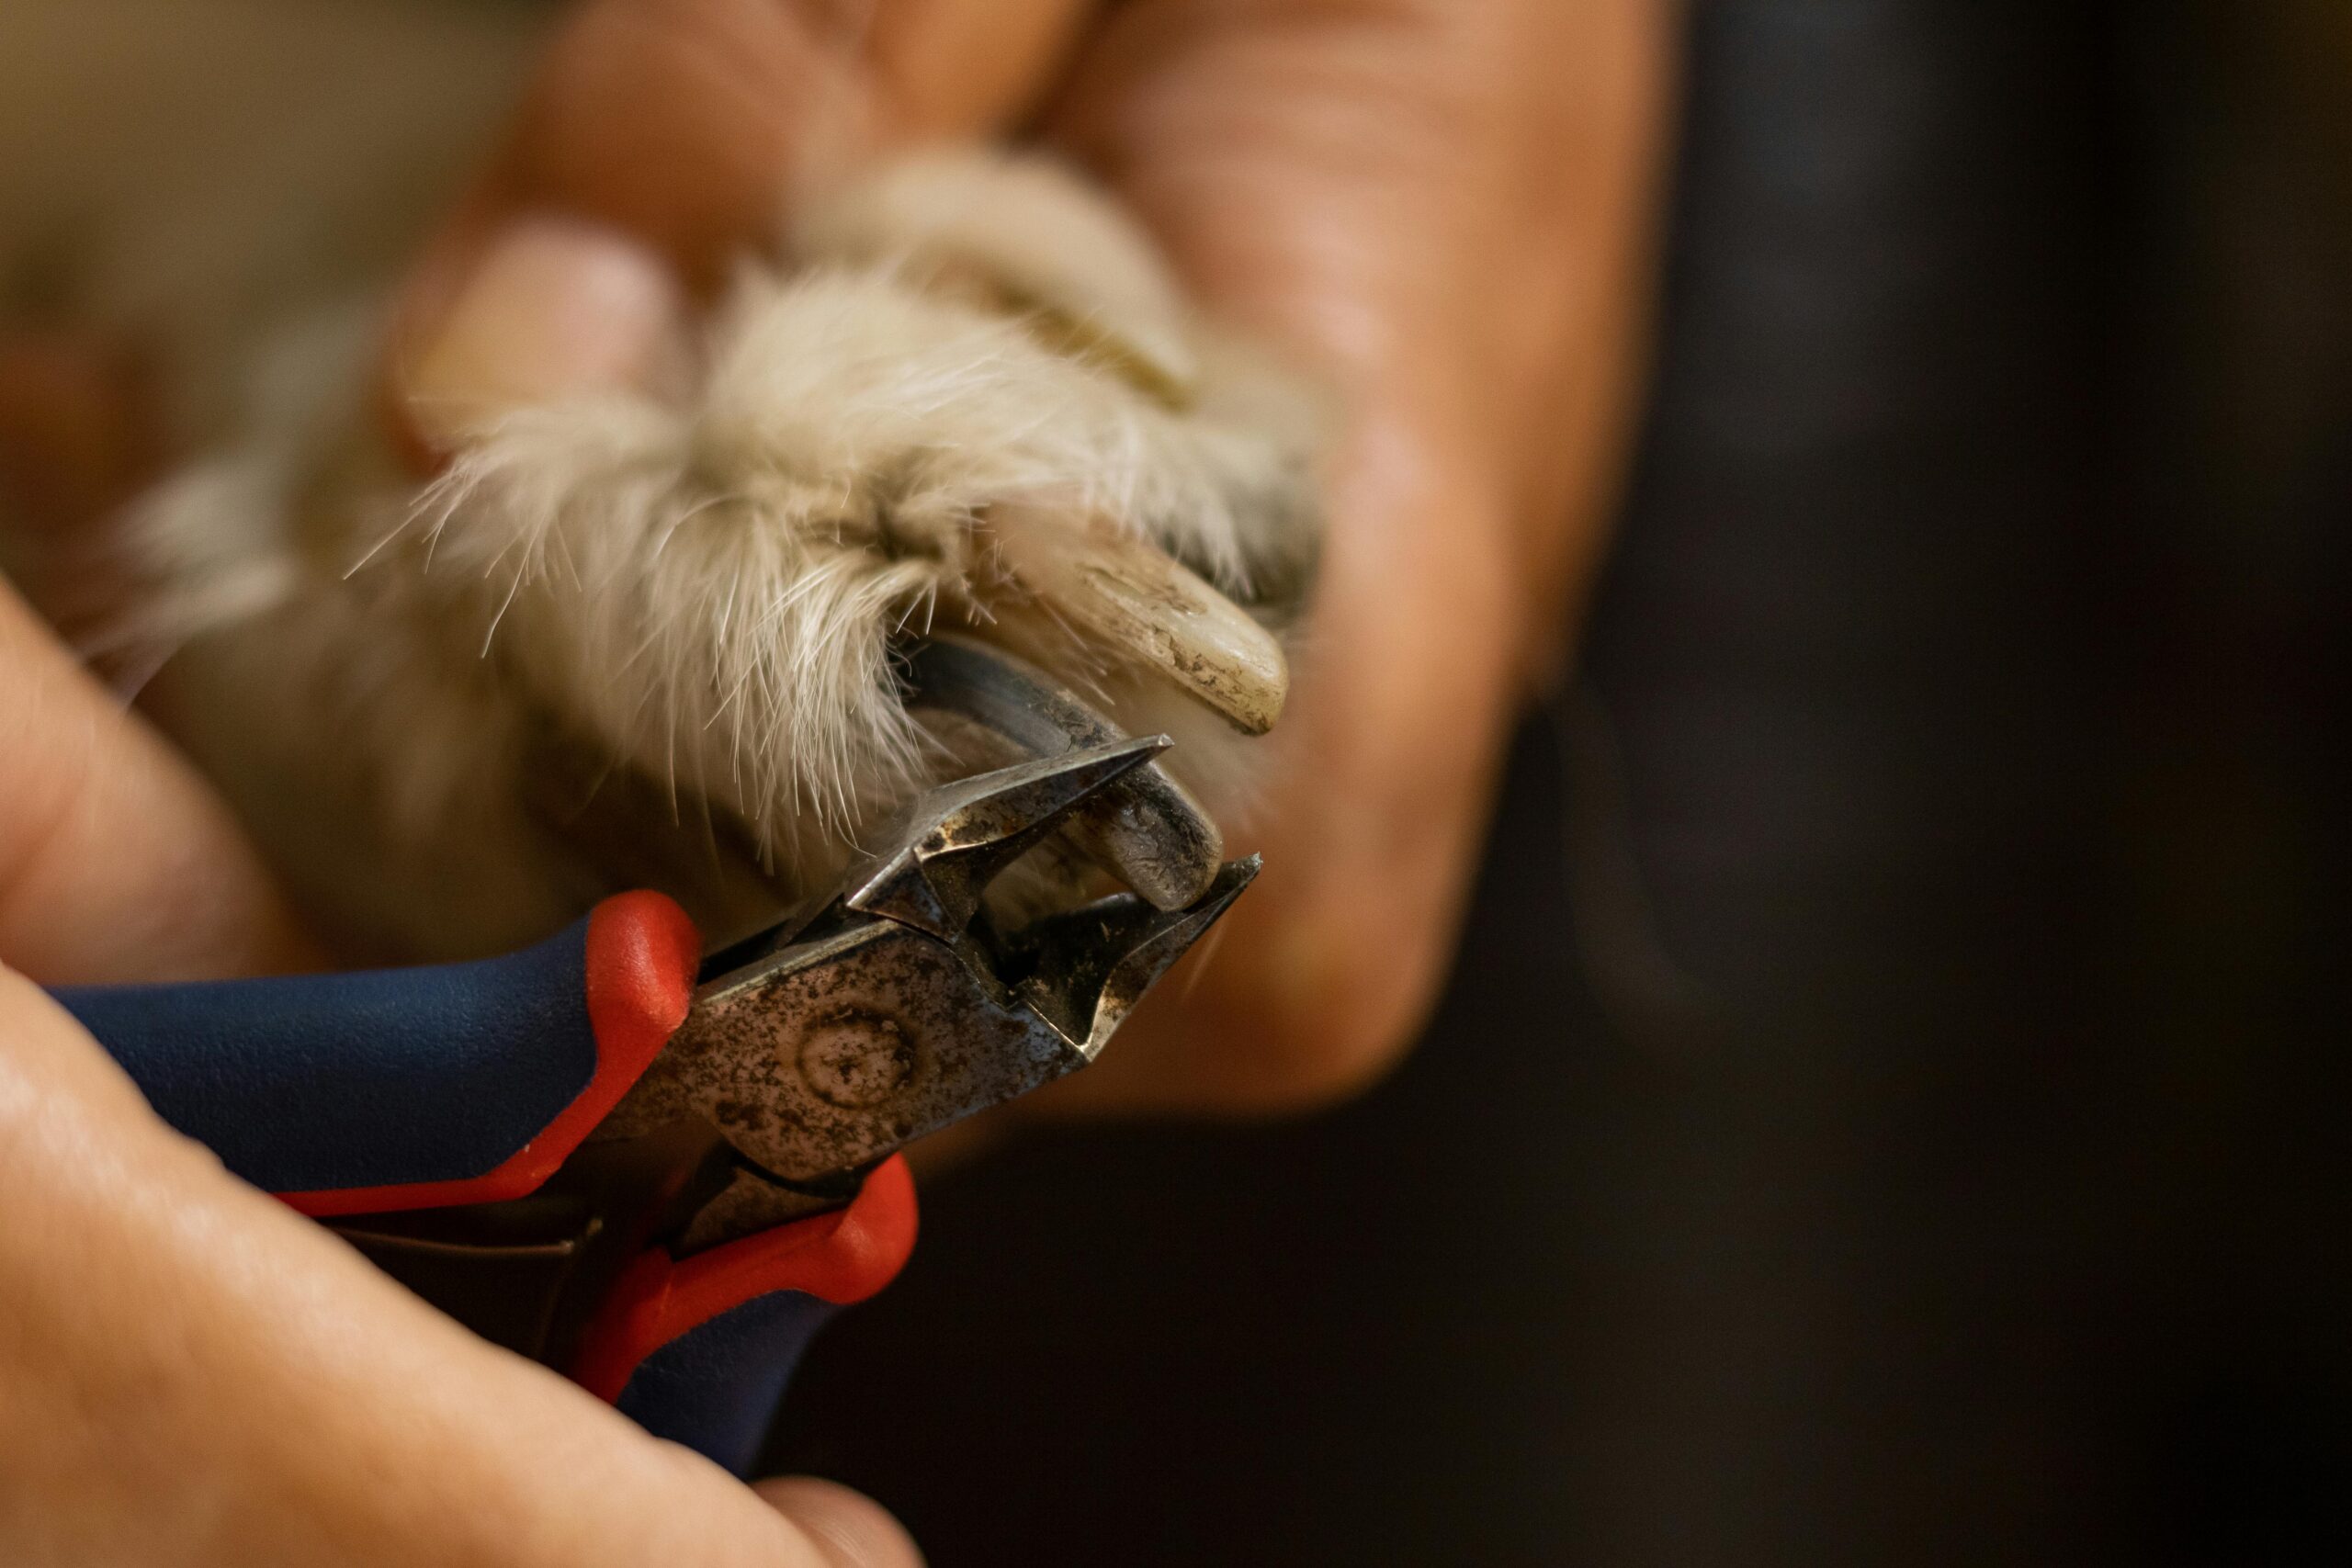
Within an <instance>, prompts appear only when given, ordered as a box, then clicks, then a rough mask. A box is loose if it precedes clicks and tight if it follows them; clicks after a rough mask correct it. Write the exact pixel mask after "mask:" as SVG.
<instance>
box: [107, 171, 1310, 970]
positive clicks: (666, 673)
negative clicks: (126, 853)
mask: <svg viewBox="0 0 2352 1568" xmlns="http://www.w3.org/2000/svg"><path fill="white" fill-rule="evenodd" d="M368 320H369V318H368V316H367V315H366V314H365V313H364V312H362V313H348V314H346V315H345V316H344V317H342V318H341V319H335V318H331V317H330V318H322V319H321V320H320V321H316V322H314V323H311V324H310V325H309V326H307V327H305V328H304V329H303V330H302V331H301V332H300V333H294V334H291V335H290V336H289V337H288V340H287V341H286V343H285V344H283V345H282V346H281V348H280V350H279V351H278V352H277V353H276V354H274V355H271V356H268V358H267V359H266V362H265V364H264V367H263V369H262V372H261V374H259V375H258V376H257V377H256V378H255V386H254V396H253V399H252V401H251V406H250V408H249V409H248V411H247V413H246V416H245V418H244V420H243V432H244V434H243V439H242V440H241V441H240V442H239V443H238V444H237V445H236V446H234V447H233V449H232V450H230V451H228V452H226V453H224V454H223V455H222V456H220V457H218V458H216V459H214V460H212V461H209V462H207V463H205V464H203V465H200V466H198V468H194V469H191V470H189V471H188V472H187V473H185V474H183V475H181V476H180V477H179V478H177V479H175V480H174V481H173V482H171V483H170V484H168V485H166V486H165V487H164V488H163V489H162V490H161V491H158V492H157V493H156V494H154V495H153V496H152V497H150V498H149V499H148V501H147V502H145V503H144V504H142V505H141V507H140V508H138V509H137V510H136V512H135V513H133V514H132V515H131V517H130V520H129V522H128V525H127V531H126V534H125V536H124V538H125V541H126V542H127V544H128V546H129V547H130V554H131V558H132V559H133V561H134V562H135V564H136V569H137V570H136V571H135V576H136V577H137V579H138V580H139V581H141V583H142V584H143V588H142V591H141V593H140V595H139V597H138V600H137V602H136V604H135V606H134V608H133V610H132V612H131V614H130V615H129V616H128V617H126V618H125V619H124V620H123V621H122V623H121V625H120V627H119V637H118V638H117V652H118V653H119V654H120V653H124V652H128V651H130V650H144V651H145V654H146V656H147V662H150V663H154V664H156V665H157V667H158V668H159V669H160V671H161V674H160V677H159V679H158V681H157V682H156V686H155V692H154V701H153V705H154V706H155V707H156V708H157V710H158V712H159V713H160V714H161V715H162V716H163V717H164V721H165V723H166V724H167V725H168V726H169V727H170V728H173V729H174V730H175V732H176V733H177V734H178V735H179V737H180V738H181V739H182V740H183V742H184V743H185V744H187V746H188V747H189V748H190V749H191V750H192V751H194V752H195V754H196V755H197V756H198V759H199V760H200V761H202V762H204V763H205V765H206V766H208V767H209V769H210V770H211V771H212V772H213V773H215V774H216V776H218V777H220V779H221V780H222V782H223V783H224V784H225V785H226V786H227V787H228V788H229V790H230V791H231V794H232V797H233V798H234V799H236V800H237V802H238V803H239V804H240V806H241V807H242V808H243V811H244V814H245V815H246V817H247V818H248V820H249V821H251V822H252V824H253V825H254V829H255V830H256V831H257V832H258V833H259V834H260V835H261V836H262V837H263V839H264V840H265V842H266V844H267V845H268V846H269V847H270V848H271V849H272V850H273V851H274V852H276V854H277V858H278V860H279V862H280V863H281V864H282V865H283V866H284V867H285V868H286V870H287V872H288V874H289V876H290V877H291V878H292V879H293V880H294V882H295V883H296V886H297V888H298V891H299V892H300V894H301V895H302V896H303V897H305V899H306V900H307V901H308V902H309V903H310V904H311V906H312V907H313V908H316V909H319V910H320V911H322V913H323V914H325V915H326V916H327V917H329V918H330V919H332V920H333V921H334V923H336V924H337V925H338V926H340V928H341V930H342V933H343V935H344V936H345V940H346V942H349V943H350V944H351V945H353V946H355V947H356V948H358V949H360V950H363V951H368V952H373V953H382V954H386V955H398V956H417V957H423V956H447V955H454V954H461V953H474V952H481V951H487V950H491V949H495V948H497V947H500V946H503V945H506V944H510V943H512V942H519V941H522V940H525V939H526V938H528V937H530V936H532V935H535V934H537V933H538V932H540V931H543V930H545V929H547V928H548V927H550V926H552V925H553V924H556V923H558V922H560V920H562V919H566V918H569V917H570V916H571V914H573V913H574V912H576V910H577V909H578V908H581V907H582V906H584V905H585V904H586V903H587V902H589V901H592V900H593V899H594V897H598V896H600V895H601V894H603V893H604V892H605V891H608V890H610V889H612V888H614V887H616V886H625V885H648V884H650V885H652V886H662V887H665V888H668V889H670V890H672V891H673V892H675V893H677V894H679V895H680V896H681V897H684V899H685V900H686V902H687V903H688V905H689V907H690V908H693V909H694V910H695V912H696V913H697V915H699V916H700V917H701V918H702V919H704V920H705V922H706V925H707V928H708V929H713V930H720V931H723V930H725V929H727V928H729V927H731V926H735V925H740V924H742V923H744V922H747V921H749V920H752V919H759V918H762V917H763V916H764V915H765V914H767V913H769V912H770V911H772V910H773V909H774V908H776V907H777V906H779V905H780V904H782V903H785V902H788V901H790V899H792V898H793V897H796V896H797V894H798V893H799V892H800V891H801V890H802V889H803V888H804V887H805V886H808V885H809V883H810V882H812V881H813V880H815V879H817V878H819V877H820V876H822V875H824V874H829V873H830V872H831V870H832V869H833V868H834V867H835V866H836V865H838V863H839V862H840V859H841V857H842V854H843V853H844V852H845V851H846V847H847V845H848V844H849V843H850V842H851V841H852V840H854V836H855V834H856V833H857V831H858V830H859V829H860V828H861V827H862V826H863V825H864V824H865V823H867V822H868V821H869V820H870V819H871V818H873V816H874V815H875V814H876V812H877V811H878V810H880V809H883V808H885V807H888V805H890V804H893V803H895V801H897V800H898V799H899V798H901V797H903V796H904V795H906V794H907V793H908V792H909V791H910V790H911V789H913V788H915V787H918V786H919V785H921V784H923V783H927V782H929V781H930V780H931V779H933V777H935V776H938V775H939V774H941V773H945V772H949V771H953V770H954V769H956V767H958V766H959V765H964V766H968V765H970V764H969V760H968V759H964V760H960V761H959V759H958V758H957V757H956V755H955V754H954V750H953V747H952V745H951V744H950V742H949V740H948V739H946V738H944V737H942V736H940V735H938V734H934V733H933V732H929V731H926V730H925V729H924V728H922V726H921V725H920V724H919V723H918V722H917V720H916V719H915V718H914V717H913V716H911V715H910V712H909V710H908V707H907V705H906V704H905V701H904V694H903V692H902V690H901V687H900V683H899V675H898V671H897V667H896V664H895V663H894V650H895V649H898V648H899V647H901V646H902V642H901V639H902V638H905V637H910V636H914V635H920V634H922V633H925V632H928V631H933V630H955V631H957V632H959V633H962V634H964V635H968V636H971V637H977V638H979V639H983V640H987V641H990V642H993V643H995V644H997V645H998V646H1000V647H1001V648H1004V649H1008V650H1010V651H1012V652H1015V653H1017V654H1019V655H1021V656H1023V658H1025V659H1027V660H1030V661H1031V662H1033V663H1035V664H1038V665H1040V666H1042V667H1043V668H1044V669H1046V671H1048V672H1049V673H1051V674H1052V675H1054V676H1055V677H1057V679H1059V680H1060V681H1061V682H1064V683H1066V684H1068V685H1069V686H1070V687H1071V688H1072V689H1073V690H1076V691H1079V692H1080V693H1082V694H1086V695H1088V696H1089V698H1090V699H1091V700H1092V701H1094V702H1095V703H1097V704H1098V705H1101V706H1103V708H1104V709H1105V710H1106V711H1108V712H1109V713H1110V714H1111V715H1112V716H1114V718H1115V719H1117V720H1118V721H1119V722H1121V723H1123V724H1124V725H1125V726H1126V727H1127V728H1131V729H1162V728H1166V729H1171V730H1174V731H1177V732H1178V733H1179V738H1180V742H1181V743H1180V746H1179V748H1178V750H1177V751H1176V752H1175V753H1172V754H1171V758H1170V761H1171V763H1172V764H1173V765H1174V766H1175V767H1176V769H1177V771H1178V772H1179V773H1181V774H1183V775H1185V776H1186V777H1187V778H1188V782H1192V783H1193V784H1195V785H1196V786H1197V787H1200V788H1202V789H1203V790H1204V793H1205V794H1206V795H1208V797H1209V798H1210V800H1211V801H1212V803H1213V804H1215V803H1219V802H1224V803H1230V802H1231V801H1232V800H1233V798H1234V795H1235V791H1236V787H1237V784H1238V781H1239V780H1240V779H1241V778H1242V777H1243V776H1244V775H1245V774H1246V773H1247V761H1246V752H1247V748H1248V737H1250V736H1251V735H1254V734H1257V733H1261V732H1262V731H1263V730H1264V729H1265V728H1268V727H1269V726H1270V725H1271V724H1272V722H1273V718H1274V716H1275V715H1276V714H1277V713H1278V712H1279V710H1280V708H1281V705H1282V701H1283V692H1284V688H1285V683H1286V680H1287V673H1286V668H1285V662H1284V653H1283V645H1282V637H1283V634H1284V633H1285V632H1286V630H1287V629H1288V627H1289V626H1290V625H1291V624H1292V623H1293V621H1294V620H1295V616H1296V615H1297V613H1298V610H1299V608H1300V605H1301V603H1302V601H1303V597H1304V594H1305V592H1306V586H1307V583H1308V581H1309V580H1310V578H1311V575H1312V569H1313V562H1314V557H1315V548H1316V541H1317V531H1318V527H1319V521H1318V517H1317V511H1316V505H1315V491H1314V482H1313V475H1312V468H1313V459H1314V455H1315V448H1316V446H1317V434H1318V423H1319V421H1318V417H1317V410H1316V408H1315V407H1314V404H1313V401H1312V400H1310V399H1309V398H1307V397H1306V396H1305V395H1303V394H1302V392H1301V391H1300V389H1298V387H1297V386H1296V384H1295V383H1294V382H1293V381H1291V380H1290V379H1288V378H1286V377H1284V376H1283V375H1282V374H1280V373H1278V372H1276V371H1274V370H1272V369H1271V368H1270V367H1267V366H1265V365H1264V364H1262V363H1261V362H1259V361H1258V360H1256V359H1255V358H1254V357H1253V356H1251V355H1249V354H1247V353H1246V352H1244V351H1243V350H1241V349H1239V348H1238V347H1237V346H1236V345H1233V344H1228V343H1226V342H1224V341H1222V340H1220V339H1218V338H1216V336H1215V335H1214V334H1212V333H1208V332H1206V331H1205V330H1204V329H1203V328H1202V327H1201V326H1200V324H1199V323H1198V322H1197V321H1194V319H1193V316H1192V314H1191V312H1190V311H1189V310H1188V309H1187V308H1186V306H1185V304H1184V302H1183V301H1182V299H1181V297H1180V296H1179V294H1178V292H1177V290H1176V289H1175V288H1174V287H1173V285H1172V284H1171V282H1170V279H1169V278H1168V276H1166V274H1165V271H1164V269H1163V267H1162V266H1161V265H1160V263H1159V259H1158V257H1157V255H1156V254H1155V253H1154V252H1153V251H1152V249H1151V248H1150V246H1149V245H1148V243H1147V242H1146V241H1145V239H1144V238H1143V237H1142V236H1141V235H1140V234H1139V233H1138V232H1136V231H1135V230H1134V229H1133V228H1132V226H1130V225H1129V224H1128V223H1127V222H1126V221H1125V220H1124V219H1123V218H1122V216H1121V215H1120V214H1119V213H1118V212H1117V211H1116V210H1115V209H1113V208H1112V207H1110V206H1109V205H1108V204H1107V203H1105V202H1104V201H1103V200H1102V199H1101V198H1100V197H1096V196H1095V195H1093V194H1092V193H1091V192H1090V191H1088V190H1087V189H1085V188H1084V187H1083V186H1080V185H1079V184H1078V183H1077V182H1076V181H1075V180H1074V179H1073V178H1071V177H1070V176H1069V175H1065V174H1063V173H1062V172H1060V171H1059V170H1057V169H1056V168H1054V167H1052V166H1050V165H1047V164H1042V163H1036V162H1023V161H1018V160H1011V159H1005V158H1000V157H995V156H989V155H982V154H977V153H973V154H934V155H931V156H927V157H924V158H921V159H917V160H912V161H909V162H905V163H901V164H897V165H894V166H891V167H888V168H886V169H883V170H881V171H878V172H877V173H876V174H874V175H870V176H869V177H866V178H865V179H862V180H860V181H858V182H856V183H855V184H854V185H852V186H848V187H846V188H844V189H842V191H841V192H840V193H839V194H837V195H836V196H835V197H832V198H831V199H830V200H827V201H822V202H819V203H817V204H815V205H814V206H812V207H811V208H809V210H808V212H807V215H806V217H805V218H804V219H803V220H801V221H800V222H798V223H797V226H796V227H795V228H794V230H793V231H792V233H791V235H790V236H789V240H788V243H786V246H785V247H784V248H783V253H782V254H781V255H780V256H779V257H777V258H772V259H766V260H761V261H756V262H747V263H746V265H745V266H744V268H743V270H742V273H741V276H740V278H739V280H738V281H737V283H736V284H735V286H734V288H733V289H732V291H731V294H730V296H729V299H727V300H726V301H725V302H724V304H723V305H722V307H721V308H720V309H719V310H718V311H717V313H716V314H715V316H714V318H713V320H712V321H710V322H709V323H708V326H707V337H706V341H705V344H704V345H703V349H702V352H701V354H700V355H699V359H698V363H697V365H696V367H695V370H694V372H693V373H692V375H691V376H690V377H688V378H686V379H687V380H688V382H689V383H690V384H689V385H687V386H686V387H684V389H680V390H676V391H672V392H667V393H661V394H657V393H654V392H650V391H649V392H637V393H627V394H605V395H600V396H596V397H584V398H579V399H574V400H568V401H563V402H558V403H552V404H548V405H546V406H541V407H534V408H520V409H512V410H507V411H503V412H501V413H500V414H498V415H497V416H496V417H494V418H490V419H486V420H484V421H483V422H482V423H480V424H479V425H478V426H477V427H475V428H473V429H471V430H469V432H468V433H467V435H466V439H465V440H464V442H463V445H462V449H461V450H460V451H459V453H458V457H457V458H456V460H455V461H454V463H453V464H452V465H451V466H450V468H448V469H447V472H446V474H445V475H444V476H443V477H442V478H440V479H438V480H436V481H435V482H433V483H432V484H430V485H429V486H426V487H424V489H423V490H421V491H419V490H416V489H414V488H413V487H412V486H410V485H409V484H407V483H406V482H405V481H404V480H402V479H401V478H400V477H399V475H398V473H397V471H396V469H395V468H394V467H393V465H392V464H391V463H390V460H389V459H388V458H387V457H384V456H382V455H381V454H380V452H379V451H378V450H377V449H376V448H375V446H374V445H373V444H372V443H371V442H370V441H369V440H368V438H367V436H366V434H365V433H366V431H367V429H368V420H367V419H366V418H365V417H364V416H363V412H362V411H361V409H360V407H359V402H358V398H359V392H360V389H361V387H362V386H363V384H364V367H365V362H366V359H367V356H368V352H369V349H370V346H371V342H372V339H371V334H370V333H368V331H367V323H368ZM322 389H339V390H341V391H342V392H343V393H344V397H343V398H342V399H341V400H337V399H335V398H332V397H322V395H321V391H322ZM166 656H167V657H166ZM1209 716H1214V718H1213V720H1212V721H1210V722H1204V719H1207V718H1209Z"/></svg>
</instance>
